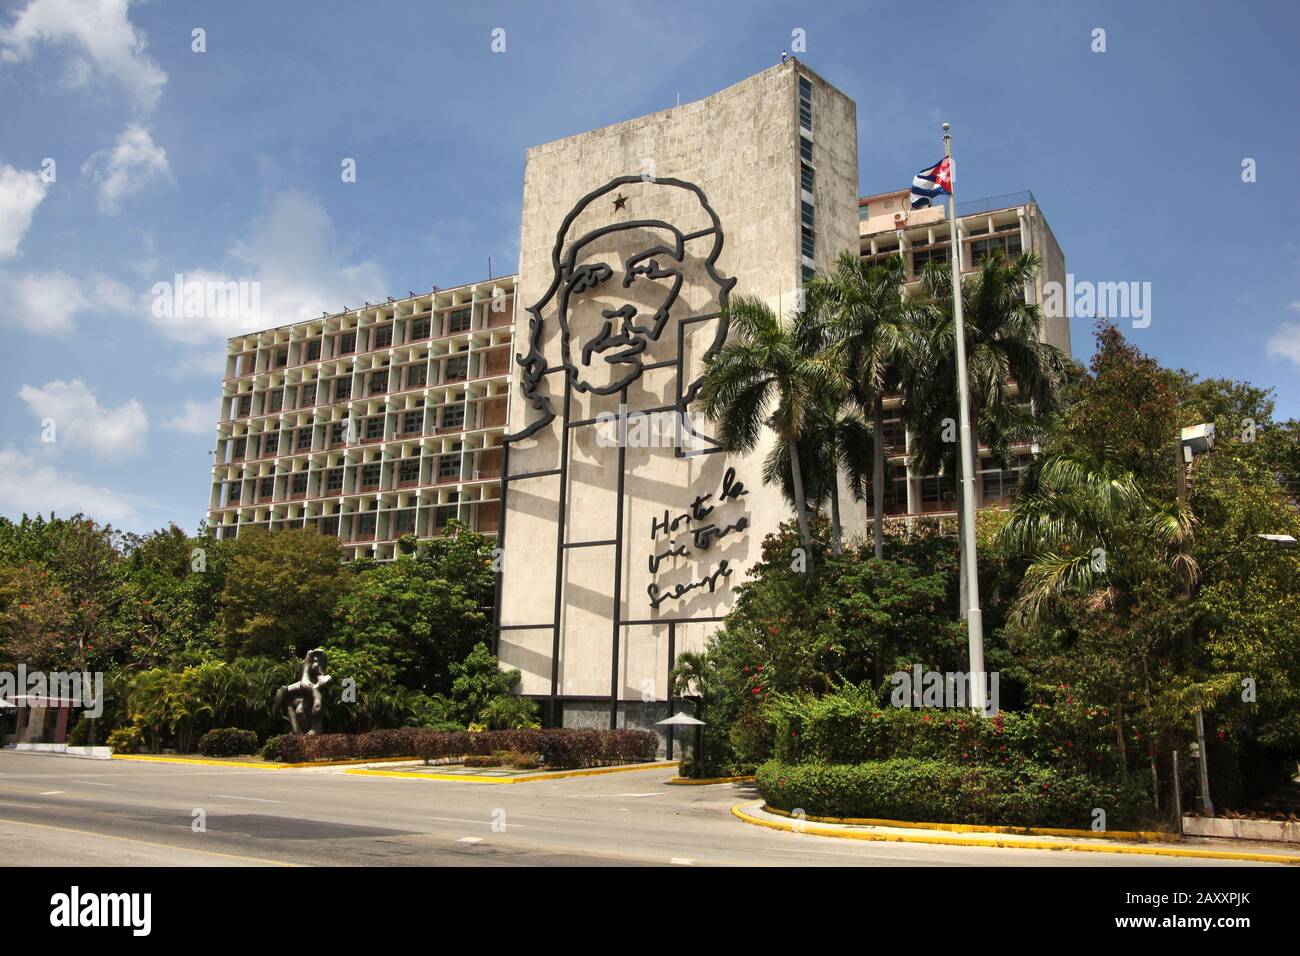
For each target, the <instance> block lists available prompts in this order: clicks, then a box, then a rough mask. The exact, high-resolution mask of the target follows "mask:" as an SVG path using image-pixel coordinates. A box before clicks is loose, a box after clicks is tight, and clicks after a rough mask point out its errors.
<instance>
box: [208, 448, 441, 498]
mask: <svg viewBox="0 0 1300 956" xmlns="http://www.w3.org/2000/svg"><path fill="white" fill-rule="evenodd" d="M395 464H396V468H395V469H394V470H395V473H396V476H397V484H398V485H399V486H400V485H407V484H412V483H415V482H418V481H419V480H420V459H419V458H402V459H399V460H398V461H397V462H395ZM381 468H382V465H381V463H380V462H377V461H376V462H369V463H367V464H364V465H362V466H361V467H360V469H359V471H358V476H357V484H358V490H359V491H373V490H375V489H377V488H378V487H379V482H380V476H381V474H382V470H381ZM460 473H461V457H460V445H459V443H457V445H455V446H454V447H453V450H452V451H451V452H448V453H446V454H442V455H438V456H437V457H436V458H435V464H434V474H435V476H436V477H435V480H436V481H455V480H457V479H459V478H460ZM321 475H322V491H321V494H322V495H338V494H342V493H343V469H342V468H327V469H326V470H325V471H323V472H322V473H321ZM287 478H288V480H287V482H286V492H285V493H286V494H287V495H288V496H290V497H297V496H301V495H305V494H307V479H308V472H305V471H296V472H294V473H293V474H291V475H288V476H287ZM253 480H254V481H255V482H256V484H255V485H254V495H255V497H256V498H257V499H258V500H259V501H261V500H266V499H270V498H273V497H274V496H275V476H274V475H266V476H264V477H262V478H257V479H253ZM242 487H243V480H242V479H236V480H234V481H231V482H228V483H227V485H226V501H227V503H230V504H233V503H235V502H238V501H239V500H240V495H241V494H242V491H241V490H240V489H241V488H242Z"/></svg>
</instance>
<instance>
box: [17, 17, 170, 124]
mask: <svg viewBox="0 0 1300 956" xmlns="http://www.w3.org/2000/svg"><path fill="white" fill-rule="evenodd" d="M130 5H131V0H29V2H28V4H27V6H25V7H24V8H23V9H22V10H20V11H18V12H17V13H15V14H14V17H13V21H12V22H11V23H10V24H9V25H8V26H4V27H0V62H5V63H20V62H23V61H26V60H33V59H36V58H37V56H38V52H37V50H38V47H39V46H40V45H41V44H43V43H49V44H66V45H70V46H72V47H74V48H75V52H74V54H73V56H72V58H71V60H70V61H69V62H68V63H67V64H66V66H65V72H64V75H63V79H62V83H63V84H64V85H65V86H84V85H85V84H86V83H87V82H89V80H90V79H91V77H92V76H94V75H96V74H98V75H100V76H104V77H108V78H109V79H111V80H113V81H115V82H117V83H118V84H120V85H121V86H122V88H123V89H124V90H125V91H126V94H127V96H128V97H129V98H130V100H131V101H132V103H134V104H135V105H136V106H137V107H138V108H140V109H142V110H145V111H149V110H152V109H153V108H154V107H155V106H156V105H157V104H158V98H159V97H160V96H162V91H163V87H164V86H165V85H166V83H167V74H166V73H165V72H163V70H162V68H161V67H159V66H158V64H157V63H156V62H155V61H154V60H153V58H152V57H150V56H149V55H148V53H147V52H146V49H147V48H148V45H149V44H148V41H147V40H146V39H145V36H144V34H143V33H142V32H140V31H138V30H137V29H136V28H135V26H134V25H133V24H132V23H131V21H130V19H129V18H128V16H127V9H128V7H130Z"/></svg>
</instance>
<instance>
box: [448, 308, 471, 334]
mask: <svg viewBox="0 0 1300 956" xmlns="http://www.w3.org/2000/svg"><path fill="white" fill-rule="evenodd" d="M471 316H472V313H471V311H470V310H469V309H457V310H456V311H455V312H453V313H452V314H451V317H450V318H449V319H448V321H447V331H448V332H449V333H450V334H452V335H455V334H456V333H457V332H468V331H469V326H470V319H471Z"/></svg>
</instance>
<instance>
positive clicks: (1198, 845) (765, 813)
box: [731, 800, 1300, 866]
mask: <svg viewBox="0 0 1300 956" xmlns="http://www.w3.org/2000/svg"><path fill="white" fill-rule="evenodd" d="M731 812H732V814H733V815H734V816H736V817H737V818H738V819H740V820H743V821H744V822H745V823H749V824H752V825H754V826H761V827H767V828H769V829H772V830H784V831H786V832H789V833H804V834H813V835H815V836H825V837H838V838H841V839H848V840H875V841H885V842H894V843H931V844H942V845H946V846H975V847H1002V848H1010V849H1023V850H1056V851H1062V850H1064V851H1073V852H1082V853H1128V854H1138V855H1144V856H1166V857H1184V858H1195V859H1212V860H1231V861H1240V862H1253V863H1279V864H1289V865H1294V866H1300V847H1294V846H1280V845H1278V844H1274V843H1243V842H1242V841H1238V840H1231V841H1227V840H1214V839H1210V838H1206V837H1183V838H1182V839H1181V840H1177V841H1170V842H1154V841H1146V842H1140V841H1138V840H1128V839H1116V838H1113V837H1101V836H1099V837H1088V836H1074V835H1069V836H1065V835H1055V834H1045V833H1000V832H995V831H993V830H979V829H978V828H974V827H972V828H962V829H961V830H960V832H958V831H955V830H950V829H941V828H938V827H937V826H936V828H934V829H930V828H927V827H926V826H925V824H913V825H909V826H883V825H863V824H854V823H828V822H813V821H810V820H807V821H802V820H798V819H796V818H793V817H791V816H789V815H786V814H781V813H774V812H772V811H770V810H768V809H766V808H765V807H764V805H763V801H762V800H753V801H750V802H748V803H742V804H740V805H739V806H736V807H733V808H732V810H731Z"/></svg>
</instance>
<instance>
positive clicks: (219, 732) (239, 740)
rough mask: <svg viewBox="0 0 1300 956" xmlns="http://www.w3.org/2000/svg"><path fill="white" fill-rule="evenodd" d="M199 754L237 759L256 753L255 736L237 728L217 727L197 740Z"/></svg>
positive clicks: (250, 732)
mask: <svg viewBox="0 0 1300 956" xmlns="http://www.w3.org/2000/svg"><path fill="white" fill-rule="evenodd" d="M199 753H201V754H203V755H205V756H208V757H239V756H243V755H244V754H255V753H257V734H256V733H254V732H253V731H251V730H240V729H239V728H238V727H218V728H216V729H215V730H209V731H208V732H207V733H206V734H204V735H203V736H202V737H200V738H199Z"/></svg>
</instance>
